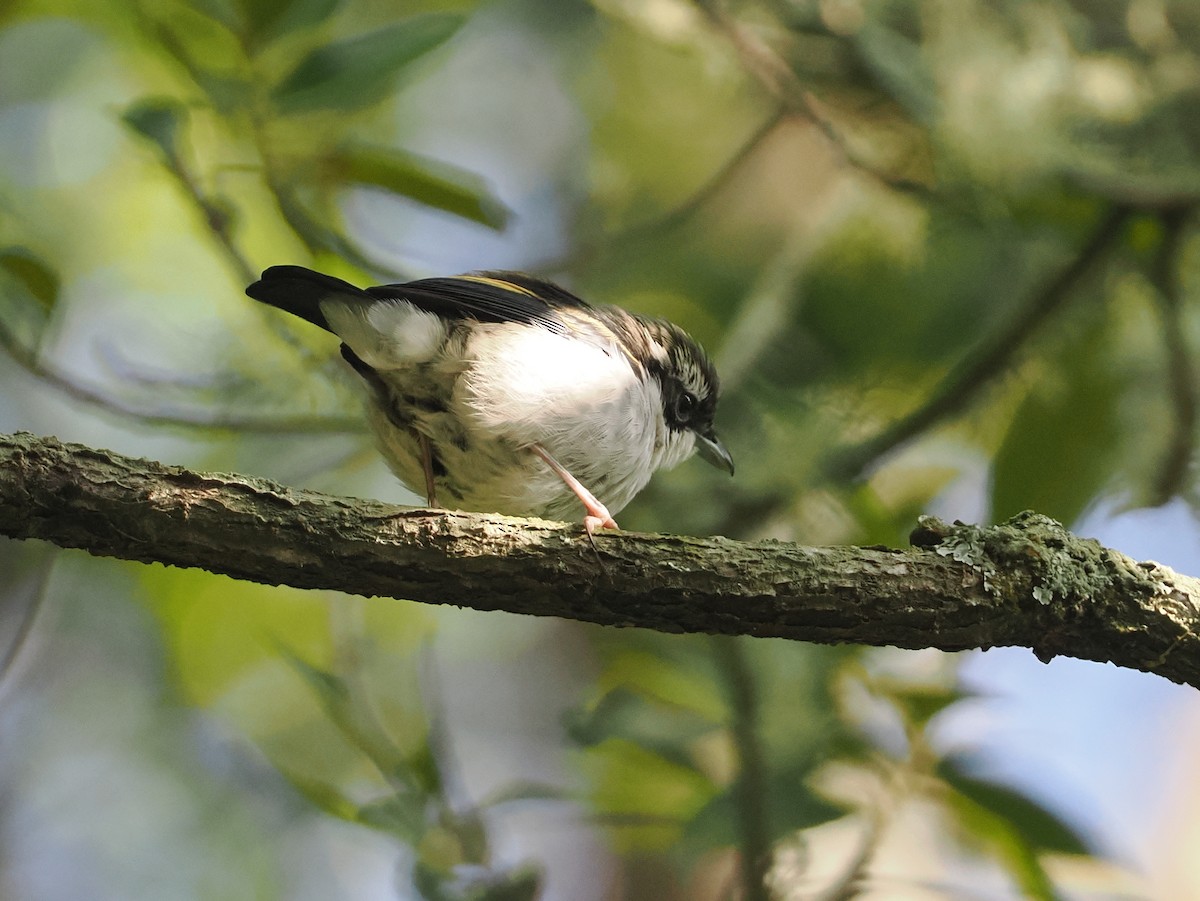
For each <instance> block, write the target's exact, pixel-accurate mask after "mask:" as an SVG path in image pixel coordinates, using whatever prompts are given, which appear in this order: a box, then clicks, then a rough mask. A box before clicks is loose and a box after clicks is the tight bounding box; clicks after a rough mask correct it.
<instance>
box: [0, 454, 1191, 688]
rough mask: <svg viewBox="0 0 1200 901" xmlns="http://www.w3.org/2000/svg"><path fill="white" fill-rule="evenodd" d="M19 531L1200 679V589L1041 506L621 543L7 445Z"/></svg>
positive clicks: (151, 552)
mask: <svg viewBox="0 0 1200 901" xmlns="http://www.w3.org/2000/svg"><path fill="white" fill-rule="evenodd" d="M0 534H3V535H8V536H11V537H13V538H40V539H44V540H46V541H50V542H53V543H54V544H57V545H60V546H62V547H70V548H83V549H84V550H86V551H88V552H89V553H92V554H97V555H102V556H112V557H121V558H124V559H127V560H138V561H141V562H144V563H150V562H158V563H165V564H168V565H173V566H189V567H199V568H201V569H206V570H209V571H210V572H214V573H224V574H225V575H229V576H233V577H234V578H237V579H247V580H251V581H254V582H263V583H267V584H272V585H274V584H286V585H294V586H296V587H299V588H333V589H339V590H341V591H346V592H351V593H353V594H360V595H368V596H371V595H378V596H385V597H394V598H407V599H410V600H414V601H421V602H424V603H433V604H455V605H459V606H463V607H473V608H475V609H477V610H506V611H509V612H511V613H526V614H532V615H536V616H560V617H567V618H570V619H577V620H585V621H588V622H594V623H601V624H604V625H611V626H640V627H643V628H647V629H656V630H659V631H663V632H710V633H725V634H745V635H755V636H762V637H765V636H777V637H782V638H791V639H801V640H804V641H816V642H825V643H836V642H855V643H861V644H871V645H895V646H898V647H904V648H926V647H934V648H941V649H943V650H948V651H954V650H962V649H964V648H987V647H992V646H995V645H1019V646H1023V647H1028V648H1032V649H1033V650H1034V652H1035V653H1036V654H1037V655H1038V656H1039V657H1040V658H1041V659H1043V660H1049V659H1050V658H1051V657H1053V656H1055V655H1059V654H1062V655H1068V656H1072V657H1079V658H1082V659H1087V660H1098V661H1111V662H1112V663H1116V664H1119V665H1121V666H1127V667H1132V668H1134V669H1140V670H1144V671H1146V672H1153V673H1158V674H1159V675H1162V676H1165V677H1166V678H1168V679H1172V680H1174V681H1176V682H1183V683H1187V684H1190V685H1194V686H1200V583H1198V582H1197V580H1196V579H1193V578H1191V577H1188V576H1182V575H1178V574H1176V573H1174V572H1172V571H1171V570H1169V569H1167V568H1166V567H1163V566H1159V565H1158V564H1155V563H1137V562H1134V561H1132V560H1130V559H1129V558H1127V557H1125V556H1124V555H1123V554H1120V553H1118V552H1116V551H1112V550H1108V549H1105V548H1103V547H1101V546H1100V545H1099V544H1097V543H1096V542H1094V541H1090V540H1085V539H1080V538H1077V537H1075V536H1073V535H1071V534H1070V533H1069V532H1067V531H1066V530H1064V529H1063V528H1062V527H1061V526H1060V525H1058V524H1057V523H1056V522H1054V521H1053V520H1050V519H1048V518H1046V517H1044V516H1039V515H1037V514H1032V513H1026V514H1022V515H1021V516H1018V517H1015V518H1014V519H1012V520H1010V521H1009V522H1007V523H1004V524H1002V525H1000V526H995V527H991V528H986V529H981V528H977V527H974V526H964V525H953V526H950V525H946V524H945V523H942V522H940V521H937V520H933V519H925V520H922V522H921V525H920V526H919V527H918V528H917V530H916V531H915V532H914V533H913V544H914V546H913V547H912V548H909V549H904V550H893V549H887V548H857V547H822V548H816V547H800V546H797V545H792V544H783V543H780V542H773V541H762V542H752V543H744V542H736V541H730V540H727V539H724V538H705V539H700V538H686V537H680V536H675V535H646V534H636V533H630V532H619V533H601V534H598V535H597V538H596V545H597V548H598V553H599V556H600V557H601V558H602V559H603V567H601V566H600V565H599V564H598V562H597V558H596V554H594V553H593V551H592V550H591V548H590V547H589V546H588V543H587V541H586V540H585V539H584V537H583V536H582V534H581V531H580V528H579V527H578V526H577V525H570V526H568V525H562V524H556V523H549V522H544V521H541V520H531V519H514V518H511V517H503V516H491V515H480V514H470V513H457V512H441V511H439V512H430V511H425V510H410V509H407V508H401V507H395V506H390V505H386V504H381V503H378V502H375V501H363V500H353V499H347V498H338V497H330V496H328V495H323V494H318V493H316V492H311V491H299V490H294V489H289V488H285V487H283V486H281V485H278V484H275V483H273V482H270V481H267V480H265V479H257V478H251V477H247V476H240V475H221V474H215V473H195V472H190V471H188V470H186V469H182V468H180V467H175V466H164V465H162V464H160V463H154V462H150V461H146V460H135V459H131V458H128V457H123V456H121V455H119V454H115V453H111V452H109V451H103V450H95V449H92V448H88V447H83V446H80V445H73V444H63V443H60V442H58V441H56V440H54V439H50V438H38V437H36V436H34V435H29V434H24V433H20V434H17V435H14V436H0Z"/></svg>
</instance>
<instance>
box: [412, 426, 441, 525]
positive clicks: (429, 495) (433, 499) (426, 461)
mask: <svg viewBox="0 0 1200 901" xmlns="http://www.w3.org/2000/svg"><path fill="white" fill-rule="evenodd" d="M417 444H419V445H420V446H421V468H422V469H423V470H425V500H426V501H427V502H428V503H429V507H430V509H437V505H438V502H437V487H436V486H435V485H434V484H433V450H432V448H430V446H429V436H427V435H424V434H422V433H421V432H417Z"/></svg>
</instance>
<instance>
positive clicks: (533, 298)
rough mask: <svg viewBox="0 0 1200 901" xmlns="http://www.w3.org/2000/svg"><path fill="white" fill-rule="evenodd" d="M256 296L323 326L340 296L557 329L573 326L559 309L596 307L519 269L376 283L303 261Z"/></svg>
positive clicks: (278, 272)
mask: <svg viewBox="0 0 1200 901" xmlns="http://www.w3.org/2000/svg"><path fill="white" fill-rule="evenodd" d="M246 293H247V294H248V295H250V296H251V297H253V298H254V299H255V300H259V301H262V302H263V303H266V304H270V305H271V306H273V307H278V308H279V309H281V310H285V311H287V312H288V313H292V314H293V315H296V316H299V317H300V318H301V319H306V320H308V321H309V322H311V323H313V324H314V325H318V326H320V327H321V328H323V329H326V330H330V329H329V323H328V322H327V321H326V320H325V315H324V314H323V313H322V312H321V306H320V305H321V302H322V301H325V300H331V299H333V298H337V299H338V300H339V301H342V302H349V303H355V302H357V303H374V302H376V301H379V300H404V301H407V302H408V303H411V304H412V305H413V306H415V307H418V308H419V309H422V310H425V311H426V312H428V313H433V314H434V315H436V316H440V317H442V318H443V319H474V320H477V321H479V322H519V323H525V324H528V325H536V326H540V327H541V328H544V329H547V330H548V331H551V332H555V333H557V334H565V333H566V331H567V329H566V326H565V325H564V324H563V322H562V321H561V320H560V319H559V317H557V316H556V315H555V314H554V311H555V310H560V309H563V308H575V309H584V310H586V309H591V308H590V307H589V306H588V304H587V303H585V302H584V301H582V300H580V299H579V298H578V297H576V296H575V295H574V294H572V293H570V292H569V291H566V290H565V289H563V288H560V287H558V285H555V284H552V283H550V282H546V281H542V280H541V279H536V278H533V277H531V276H528V275H524V274H522V273H519V272H480V273H478V274H477V275H475V276H472V277H450V278H423V279H419V280H418V281H413V282H404V283H402V284H394V285H378V286H376V287H373V288H366V289H365V290H364V289H362V288H357V287H355V286H354V285H352V284H350V283H349V282H345V281H342V280H341V279H340V278H334V277H333V276H332V275H325V274H324V273H321V272H314V271H313V270H311V269H306V268H304V267H303V266H272V267H271V268H269V269H267V270H266V271H265V272H263V274H262V278H260V279H259V280H258V281H256V282H255V283H254V284H252V285H251V286H250V287H248V288H247V289H246Z"/></svg>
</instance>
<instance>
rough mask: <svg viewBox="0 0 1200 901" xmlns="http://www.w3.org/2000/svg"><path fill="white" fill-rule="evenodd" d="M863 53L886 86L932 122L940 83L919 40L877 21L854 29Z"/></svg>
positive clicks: (922, 118) (903, 103)
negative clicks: (932, 73) (930, 67)
mask: <svg viewBox="0 0 1200 901" xmlns="http://www.w3.org/2000/svg"><path fill="white" fill-rule="evenodd" d="M855 42H856V45H857V47H858V51H859V54H860V56H861V57H862V59H863V62H865V63H866V65H867V67H868V68H869V69H871V70H872V72H874V74H875V77H876V78H877V79H878V80H879V83H880V84H881V85H882V86H883V88H884V89H885V90H886V91H887V92H888V93H889V94H891V96H892V97H893V98H894V99H895V100H896V101H897V102H898V103H899V104H900V105H901V106H903V107H904V108H905V109H907V110H908V111H909V112H910V113H912V115H913V117H914V118H916V119H917V120H919V121H921V122H924V123H927V124H928V123H932V121H933V119H934V117H935V115H936V113H937V85H936V83H935V82H934V79H933V76H932V75H931V74H930V72H929V67H928V65H927V63H926V56H925V54H923V53H922V48H921V46H920V44H918V43H916V42H915V41H912V40H910V39H909V38H907V37H905V36H904V35H902V34H900V32H898V31H895V30H894V29H891V28H888V27H887V26H886V25H883V24H881V23H879V22H876V21H868V22H866V23H864V25H863V27H862V28H860V29H859V30H858V31H857V32H856V33H855Z"/></svg>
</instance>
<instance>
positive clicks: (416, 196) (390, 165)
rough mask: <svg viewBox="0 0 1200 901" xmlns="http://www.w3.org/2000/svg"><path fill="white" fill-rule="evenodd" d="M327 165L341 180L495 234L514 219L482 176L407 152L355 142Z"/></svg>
mask: <svg viewBox="0 0 1200 901" xmlns="http://www.w3.org/2000/svg"><path fill="white" fill-rule="evenodd" d="M327 165H328V173H329V174H330V175H331V176H332V177H334V178H336V179H338V180H340V181H345V182H349V183H351V184H359V185H372V186H374V187H378V188H383V189H385V190H387V191H391V192H392V193H393V194H398V195H400V196H401V197H408V198H409V199H411V200H415V201H417V202H418V203H421V204H424V205H425V206H428V207H433V208H434V209H438V210H444V211H445V212H447V213H452V214H453V215H455V216H460V217H462V218H463V219H470V220H471V221H472V222H478V223H480V224H481V225H486V226H489V227H490V228H494V229H497V230H499V229H502V228H504V226H505V224H506V223H507V221H508V217H509V215H510V211H509V210H508V208H507V207H506V206H504V204H503V203H501V202H500V201H499V200H498V199H497V198H495V197H494V196H492V195H491V194H489V193H488V190H487V187H486V185H485V184H484V182H483V179H481V178H480V177H479V176H477V175H475V174H474V173H472V172H468V171H466V170H465V169H459V168H458V167H457V166H452V165H449V164H447V163H442V162H439V161H437V160H432V159H429V158H428V157H423V156H420V155H418V154H415V153H410V152H408V151H406V150H399V149H396V148H392V147H374V146H368V145H364V144H351V145H348V146H345V147H342V148H339V149H338V150H337V151H335V153H334V154H333V155H332V156H330V157H329V159H328V163H327Z"/></svg>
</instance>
